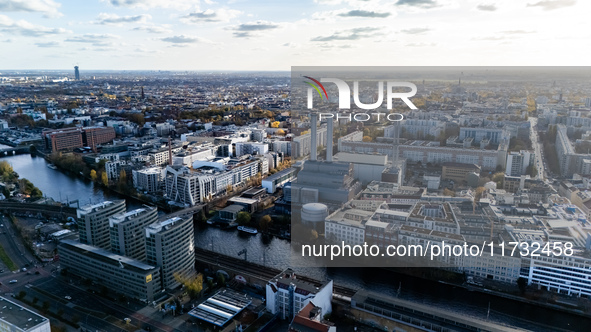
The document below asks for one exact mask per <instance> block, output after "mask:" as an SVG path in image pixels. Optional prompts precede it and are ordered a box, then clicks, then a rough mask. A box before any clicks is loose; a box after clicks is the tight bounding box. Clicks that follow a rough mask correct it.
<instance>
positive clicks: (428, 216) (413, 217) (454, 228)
mask: <svg viewBox="0 0 591 332" xmlns="http://www.w3.org/2000/svg"><path fill="white" fill-rule="evenodd" d="M408 225H410V226H414V227H420V228H426V229H431V230H435V231H439V232H443V233H452V234H460V225H459V224H458V221H457V220H456V216H455V214H454V211H453V209H452V208H451V205H450V203H441V204H436V203H430V202H419V203H417V204H415V206H414V207H413V208H412V210H411V211H410V214H409V216H408Z"/></svg>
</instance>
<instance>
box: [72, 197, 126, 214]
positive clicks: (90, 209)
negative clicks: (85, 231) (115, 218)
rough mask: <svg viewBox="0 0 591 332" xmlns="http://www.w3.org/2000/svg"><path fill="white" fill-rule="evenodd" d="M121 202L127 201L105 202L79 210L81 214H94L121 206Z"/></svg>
mask: <svg viewBox="0 0 591 332" xmlns="http://www.w3.org/2000/svg"><path fill="white" fill-rule="evenodd" d="M121 202H125V200H123V199H120V200H116V201H104V202H101V203H97V204H90V205H86V206H83V207H81V208H79V209H78V212H80V213H81V214H87V213H92V212H96V211H98V210H102V209H104V208H106V207H109V206H111V205H113V204H119V203H121Z"/></svg>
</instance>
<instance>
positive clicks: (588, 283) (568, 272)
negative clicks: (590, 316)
mask: <svg viewBox="0 0 591 332" xmlns="http://www.w3.org/2000/svg"><path fill="white" fill-rule="evenodd" d="M563 249H564V248H563ZM571 254H572V252H571ZM589 270H591V259H589V258H585V257H580V256H576V255H573V256H570V257H569V256H566V255H561V256H555V255H550V256H546V255H540V256H538V257H528V258H527V259H523V264H522V269H521V277H523V278H525V279H527V282H528V285H531V284H533V285H537V286H538V287H539V288H543V289H546V290H549V291H554V292H557V293H561V294H567V295H576V296H584V297H591V280H590V279H589V278H590V274H589Z"/></svg>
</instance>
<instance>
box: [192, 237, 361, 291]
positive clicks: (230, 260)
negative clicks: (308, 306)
mask: <svg viewBox="0 0 591 332" xmlns="http://www.w3.org/2000/svg"><path fill="white" fill-rule="evenodd" d="M195 260H196V262H198V263H205V264H208V265H213V266H218V267H219V269H220V270H223V269H232V270H235V271H240V274H242V275H245V276H249V277H253V278H256V279H259V280H263V281H267V280H270V279H271V278H273V277H275V276H277V275H278V274H279V273H281V270H279V269H276V268H272V267H268V266H263V265H260V264H256V263H252V262H247V261H244V260H243V259H239V258H234V257H230V256H226V255H223V254H219V253H216V252H213V251H209V250H206V249H202V248H195ZM298 279H300V280H303V281H306V282H309V283H312V284H319V285H320V284H322V282H321V281H319V280H316V279H313V278H309V277H306V276H301V275H298ZM333 292H334V293H335V294H336V295H338V296H339V297H341V298H343V297H345V298H351V297H352V296H353V295H354V294H355V292H356V290H354V289H351V288H348V287H343V286H339V285H333Z"/></svg>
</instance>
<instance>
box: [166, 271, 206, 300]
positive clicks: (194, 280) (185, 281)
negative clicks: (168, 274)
mask: <svg viewBox="0 0 591 332" xmlns="http://www.w3.org/2000/svg"><path fill="white" fill-rule="evenodd" d="M173 276H174V280H176V281H177V282H178V283H180V284H182V285H183V286H185V288H186V289H187V293H189V296H190V297H191V298H192V299H194V298H197V297H198V296H199V295H200V294H201V291H202V290H203V274H201V273H199V274H197V275H196V276H194V277H185V276H184V275H181V274H180V273H178V272H175V273H174V274H173Z"/></svg>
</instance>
